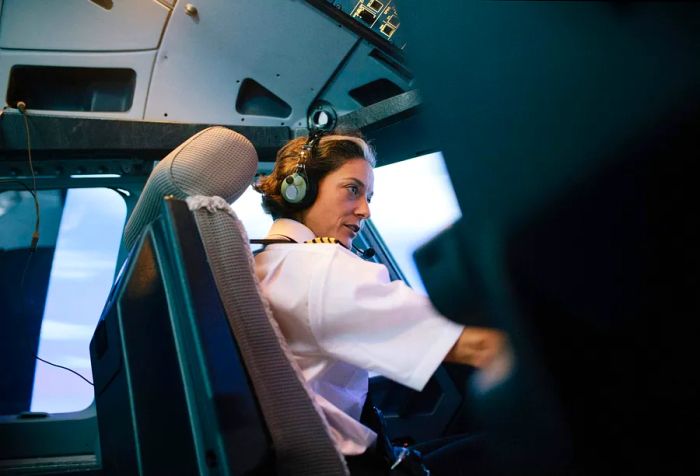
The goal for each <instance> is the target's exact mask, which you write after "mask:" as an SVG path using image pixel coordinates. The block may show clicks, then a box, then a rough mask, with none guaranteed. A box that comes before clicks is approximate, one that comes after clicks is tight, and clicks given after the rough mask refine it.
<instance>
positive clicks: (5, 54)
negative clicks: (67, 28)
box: [0, 50, 156, 119]
mask: <svg viewBox="0 0 700 476" xmlns="http://www.w3.org/2000/svg"><path fill="white" fill-rule="evenodd" d="M0 53H2V54H0V91H1V92H2V94H3V99H4V97H5V95H6V93H7V85H8V82H9V79H10V70H11V69H12V66H14V65H36V66H65V67H71V66H74V67H88V68H131V69H133V70H134V71H135V72H136V88H135V90H134V100H133V102H132V105H131V109H129V110H128V111H125V112H76V111H70V112H61V111H46V114H50V115H54V116H60V115H65V116H75V117H105V118H119V119H141V118H142V117H143V111H144V107H145V103H146V95H147V92H148V82H149V80H150V78H151V71H152V69H153V60H154V58H155V56H156V51H155V50H153V51H134V52H127V53H75V52H71V53H64V52H46V51H7V50H5V51H2V52H0ZM30 107H31V105H30ZM32 113H40V112H39V111H32Z"/></svg>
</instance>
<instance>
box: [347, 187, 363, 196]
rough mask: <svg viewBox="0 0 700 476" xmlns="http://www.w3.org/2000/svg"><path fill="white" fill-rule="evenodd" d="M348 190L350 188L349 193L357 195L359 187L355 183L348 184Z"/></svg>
mask: <svg viewBox="0 0 700 476" xmlns="http://www.w3.org/2000/svg"><path fill="white" fill-rule="evenodd" d="M348 190H350V193H352V194H353V195H359V193H360V189H359V187H358V186H357V185H348Z"/></svg>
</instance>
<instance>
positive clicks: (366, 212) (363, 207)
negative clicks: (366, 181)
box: [355, 198, 372, 220]
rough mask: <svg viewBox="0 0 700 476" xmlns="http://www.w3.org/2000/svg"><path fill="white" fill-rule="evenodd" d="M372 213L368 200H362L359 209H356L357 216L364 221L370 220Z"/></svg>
mask: <svg viewBox="0 0 700 476" xmlns="http://www.w3.org/2000/svg"><path fill="white" fill-rule="evenodd" d="M371 214H372V212H371V211H370V209H369V202H368V201H367V198H362V199H361V200H360V203H359V204H358V206H357V208H356V209H355V215H357V216H360V217H362V218H363V219H365V220H366V219H368V218H369V217H370V215H371Z"/></svg>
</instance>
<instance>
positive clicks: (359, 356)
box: [255, 219, 463, 455]
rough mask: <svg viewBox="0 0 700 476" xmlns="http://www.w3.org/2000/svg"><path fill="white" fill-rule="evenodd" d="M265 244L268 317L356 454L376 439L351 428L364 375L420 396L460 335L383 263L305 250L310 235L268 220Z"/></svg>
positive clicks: (260, 258) (338, 249)
mask: <svg viewBox="0 0 700 476" xmlns="http://www.w3.org/2000/svg"><path fill="white" fill-rule="evenodd" d="M283 237H288V238H291V239H293V240H294V241H296V242H297V243H298V244H295V243H290V244H286V243H283V244H272V245H268V246H267V248H266V249H265V251H264V252H262V253H259V254H258V255H257V256H256V257H255V264H256V273H257V275H258V278H259V280H260V283H261V286H262V291H263V294H264V295H265V297H266V298H267V300H268V301H269V303H270V306H271V307H272V312H273V314H274V317H275V319H276V320H277V322H278V323H279V325H280V328H281V330H282V333H283V334H284V336H285V337H286V339H287V341H288V344H289V348H290V349H291V351H292V353H293V354H294V357H295V358H296V361H297V363H298V365H299V367H300V368H301V370H302V372H303V374H304V377H305V378H306V381H307V383H308V384H309V386H310V387H311V389H312V390H313V392H314V393H315V397H316V400H317V402H318V404H319V405H320V406H321V408H322V409H323V411H324V413H325V416H326V419H327V420H328V423H329V425H330V426H331V432H332V434H333V436H334V438H335V439H336V441H337V442H338V444H339V446H340V449H341V451H342V452H343V454H346V455H355V454H361V453H363V452H364V451H365V450H366V449H367V448H368V447H369V446H371V445H372V444H373V443H374V440H375V439H376V434H375V433H374V432H373V431H372V430H370V429H369V428H367V427H365V426H364V425H362V424H361V423H360V422H359V419H360V413H361V412H362V407H363V405H364V402H365V399H366V397H367V384H368V374H367V371H368V370H371V371H373V372H376V373H378V374H381V375H384V376H385V377H388V378H390V379H392V380H394V381H396V382H399V383H401V384H403V385H406V386H408V387H411V388H413V389H416V390H421V389H422V388H423V387H424V386H425V384H426V383H427V382H428V380H429V379H430V376H431V375H432V374H433V372H435V370H436V369H437V367H438V366H439V365H440V363H441V362H442V360H443V359H444V358H445V355H446V354H447V352H448V351H449V350H450V349H451V348H452V346H453V345H454V343H455V342H456V341H457V338H458V337H459V335H460V333H461V332H462V329H463V327H462V326H460V325H458V324H455V323H453V322H452V321H449V320H448V319H446V318H444V317H443V316H441V315H440V314H438V313H437V312H436V311H435V310H434V309H433V307H432V306H431V304H430V301H429V300H428V299H427V298H426V297H424V296H421V295H420V294H417V293H415V292H414V291H413V290H411V289H410V288H409V287H408V286H406V285H405V284H404V283H403V282H401V281H393V282H392V281H390V280H389V274H388V271H387V269H386V267H384V266H383V265H380V264H376V263H371V262H368V261H365V260H363V259H361V258H359V257H357V256H356V255H354V254H353V253H351V252H350V251H348V250H347V249H345V248H344V247H342V246H340V245H337V244H304V243H303V242H304V241H306V240H310V239H313V238H314V234H313V232H312V231H311V230H310V229H308V228H307V227H306V226H304V225H302V224H301V223H299V222H296V221H294V220H288V219H280V220H276V221H275V222H274V223H273V225H272V228H271V229H270V232H269V233H268V236H267V238H273V239H274V238H283Z"/></svg>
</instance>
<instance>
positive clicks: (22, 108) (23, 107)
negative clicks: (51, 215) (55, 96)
mask: <svg viewBox="0 0 700 476" xmlns="http://www.w3.org/2000/svg"><path fill="white" fill-rule="evenodd" d="M17 109H18V110H19V112H20V114H22V119H24V130H25V132H26V134H27V157H28V159H29V171H30V172H31V174H32V186H33V189H34V193H33V196H34V207H35V209H36V226H35V227H34V233H32V243H31V245H30V246H29V251H30V252H31V253H34V252H35V251H36V247H37V245H38V244H39V223H40V222H41V208H40V207H39V197H38V195H37V193H36V174H35V173H34V164H33V163H32V138H31V135H30V133H29V120H28V119H27V103H25V102H24V101H17Z"/></svg>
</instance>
